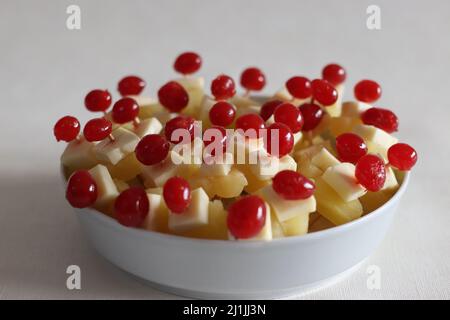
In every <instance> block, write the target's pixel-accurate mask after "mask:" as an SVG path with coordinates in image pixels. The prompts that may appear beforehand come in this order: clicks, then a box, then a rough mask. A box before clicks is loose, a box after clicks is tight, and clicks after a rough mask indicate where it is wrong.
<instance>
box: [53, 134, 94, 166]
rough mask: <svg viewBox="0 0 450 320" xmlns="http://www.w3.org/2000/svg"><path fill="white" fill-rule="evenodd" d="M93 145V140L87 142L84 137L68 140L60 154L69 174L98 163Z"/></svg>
mask: <svg viewBox="0 0 450 320" xmlns="http://www.w3.org/2000/svg"><path fill="white" fill-rule="evenodd" d="M94 145H95V143H94V142H88V141H86V139H84V138H81V139H80V140H73V141H71V142H69V144H68V145H67V147H66V149H65V150H64V152H63V154H62V155H61V163H62V164H63V165H64V166H65V167H66V168H67V171H68V174H69V175H70V174H71V173H72V172H74V171H76V170H79V169H90V168H92V167H93V166H95V165H96V164H97V163H98V161H97V158H96V157H95V153H94Z"/></svg>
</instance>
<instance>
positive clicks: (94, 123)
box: [83, 118, 114, 142]
mask: <svg viewBox="0 0 450 320" xmlns="http://www.w3.org/2000/svg"><path fill="white" fill-rule="evenodd" d="M111 132H112V123H111V121H109V120H107V119H105V118H95V119H92V120H89V121H88V122H87V123H86V125H85V126H84V129H83V134H84V137H85V138H86V140H87V141H89V142H93V141H102V140H104V139H106V138H108V137H109V138H110V139H111V140H114V137H112V135H111Z"/></svg>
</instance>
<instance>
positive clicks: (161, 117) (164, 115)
mask: <svg viewBox="0 0 450 320" xmlns="http://www.w3.org/2000/svg"><path fill="white" fill-rule="evenodd" d="M177 116H178V113H176V112H169V111H167V110H165V109H164V110H162V111H159V112H155V113H154V114H153V117H155V118H156V119H158V121H159V122H160V123H161V125H163V126H165V125H166V123H167V121H169V120H172V119H173V118H175V117H177Z"/></svg>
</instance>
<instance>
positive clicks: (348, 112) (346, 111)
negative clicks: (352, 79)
mask: <svg viewBox="0 0 450 320" xmlns="http://www.w3.org/2000/svg"><path fill="white" fill-rule="evenodd" d="M370 108H372V106H371V105H370V104H367V103H364V102H360V101H345V102H344V103H343V104H342V113H341V116H343V117H351V118H359V117H360V116H361V113H362V112H364V111H366V110H367V109H370Z"/></svg>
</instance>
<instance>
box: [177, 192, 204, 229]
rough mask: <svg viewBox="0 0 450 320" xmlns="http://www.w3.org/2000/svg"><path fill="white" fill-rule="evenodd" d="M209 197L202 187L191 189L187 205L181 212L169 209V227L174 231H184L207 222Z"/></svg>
mask: <svg viewBox="0 0 450 320" xmlns="http://www.w3.org/2000/svg"><path fill="white" fill-rule="evenodd" d="M208 206H209V198H208V195H207V194H206V192H205V191H204V190H203V189H202V188H198V189H195V190H192V199H191V203H190V204H189V207H188V208H187V209H186V210H185V211H183V212H181V213H174V212H172V211H169V229H170V230H172V231H175V232H181V231H186V230H189V229H193V228H196V227H200V226H203V225H207V224H208Z"/></svg>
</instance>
